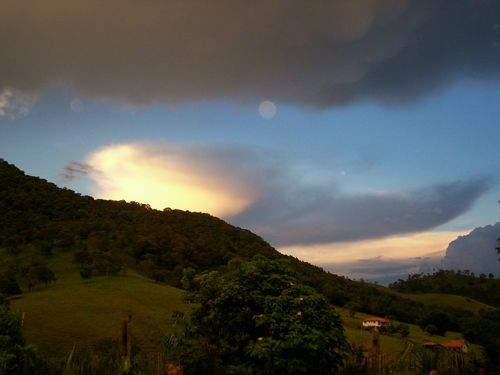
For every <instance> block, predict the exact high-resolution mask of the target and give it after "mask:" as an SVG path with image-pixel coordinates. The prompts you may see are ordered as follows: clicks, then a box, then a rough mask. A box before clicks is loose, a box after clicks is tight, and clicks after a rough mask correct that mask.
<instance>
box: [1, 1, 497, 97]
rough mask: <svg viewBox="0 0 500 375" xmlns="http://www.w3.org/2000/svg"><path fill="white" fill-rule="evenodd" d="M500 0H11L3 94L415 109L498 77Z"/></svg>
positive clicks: (4, 27)
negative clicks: (412, 105) (444, 89)
mask: <svg viewBox="0 0 500 375" xmlns="http://www.w3.org/2000/svg"><path fill="white" fill-rule="evenodd" d="M499 25H500V2H498V1H496V0H349V1H347V0H328V1H326V0H318V1H313V2H312V1H311V2H303V1H293V0H292V1H290V0H266V1H262V0H257V1H247V0H245V1H243V0H213V1H197V0H182V1H181V0H148V1H133V0H107V1H101V0H73V1H67V0H45V1H38V0H26V1H18V0H3V1H2V2H1V3H0V45H2V53H1V54H2V55H1V59H0V84H1V85H3V86H5V87H12V88H18V89H26V90H29V89H31V90H36V89H40V88H42V87H44V86H47V85H49V84H53V83H55V82H61V81H62V82H65V83H67V84H69V85H72V86H74V87H76V88H78V89H79V90H80V91H81V92H82V93H84V94H86V95H88V96H90V97H93V98H111V99H117V100H127V101H129V102H131V103H135V104H148V103H151V102H155V101H158V102H162V103H167V104H176V103H184V102H190V101H196V100H205V99H218V98H226V99H231V100H237V101H249V100H260V99H263V98H272V99H273V100H283V101H290V102H296V103H305V104H312V105H319V106H329V105H339V104H344V103H349V102H351V101H354V100H359V99H363V98H373V99H377V100H382V101H389V102H393V101H401V100H403V101H404V100H411V99H414V98H416V97H420V96H423V95H425V94H426V93H428V92H430V91H432V90H434V89H436V88H439V87H441V86H443V85H445V84H447V83H449V82H451V81H453V80H454V79H456V78H457V77H460V76H472V77H484V76H491V75H496V74H498V72H499V71H500V48H499V45H500V27H499Z"/></svg>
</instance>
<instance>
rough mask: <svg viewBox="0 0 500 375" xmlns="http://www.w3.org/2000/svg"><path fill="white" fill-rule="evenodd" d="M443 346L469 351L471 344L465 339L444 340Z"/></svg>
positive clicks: (463, 351) (464, 351)
mask: <svg viewBox="0 0 500 375" xmlns="http://www.w3.org/2000/svg"><path fill="white" fill-rule="evenodd" d="M441 346H442V347H444V348H448V349H457V350H461V351H462V353H467V352H468V351H469V345H467V343H466V342H465V341H464V340H451V341H446V342H442V343H441Z"/></svg>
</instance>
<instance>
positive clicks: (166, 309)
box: [12, 253, 492, 357]
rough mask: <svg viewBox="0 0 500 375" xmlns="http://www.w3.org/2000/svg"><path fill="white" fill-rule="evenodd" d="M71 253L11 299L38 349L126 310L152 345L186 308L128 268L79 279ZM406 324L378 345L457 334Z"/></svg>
mask: <svg viewBox="0 0 500 375" xmlns="http://www.w3.org/2000/svg"><path fill="white" fill-rule="evenodd" d="M71 258H72V254H70V253H58V254H56V255H55V256H53V257H51V258H49V265H50V267H51V269H53V270H54V271H55V273H56V276H57V281H56V282H55V283H54V284H52V285H49V286H48V287H46V288H40V289H38V290H35V291H32V292H25V294H24V296H23V297H22V298H20V299H16V300H13V301H12V310H13V311H17V312H18V313H19V314H21V313H22V312H24V313H25V319H24V331H25V335H26V337H27V339H28V341H29V342H31V343H33V344H35V345H36V346H38V347H39V348H40V350H41V351H42V352H46V353H48V354H51V355H63V356H64V355H67V354H68V353H69V352H70V351H71V348H72V347H73V345H74V344H76V346H77V348H86V347H89V346H91V345H95V344H96V343H97V342H99V341H100V340H116V339H117V338H118V336H119V333H120V327H121V323H122V321H123V320H124V319H126V318H127V317H128V315H129V314H131V315H132V322H133V334H134V337H135V339H136V342H137V343H139V344H140V345H141V346H142V347H143V348H146V349H147V348H148V347H149V348H153V347H154V344H153V342H154V340H155V338H156V337H157V336H158V334H159V332H160V331H167V332H168V331H169V330H170V329H171V316H172V312H173V311H182V312H188V311H189V309H190V306H189V305H186V304H184V303H183V299H182V295H183V292H182V290H179V289H176V288H173V287H170V286H167V285H162V284H157V283H154V282H152V281H151V280H149V279H147V278H144V277H142V276H140V275H138V274H137V273H135V272H133V271H127V273H126V274H124V275H121V276H116V277H96V278H93V279H90V280H82V278H81V277H80V276H79V274H78V272H77V269H76V268H75V266H74V265H73V263H72V262H71ZM24 289H25V290H26V288H24ZM394 293H396V292H394ZM404 296H406V297H408V298H414V299H415V300H418V301H421V302H423V303H426V304H429V305H433V304H441V305H443V304H444V305H450V306H453V307H459V308H463V309H469V310H471V311H473V312H476V313H477V312H478V311H479V309H481V308H484V309H492V307H491V306H489V305H485V304H482V303H480V302H477V301H474V300H470V299H466V298H465V297H460V296H454V295H442V294H418V295H407V294H404ZM337 311H338V312H339V313H340V315H341V316H342V318H343V320H344V326H345V333H346V336H347V337H348V339H349V341H350V342H351V343H353V344H356V345H361V346H365V347H369V346H371V333H370V332H368V331H364V330H363V329H360V328H359V326H360V323H361V320H362V319H364V318H366V317H367V315H365V314H362V313H356V315H355V316H354V317H350V316H349V313H348V311H347V310H346V309H343V308H337ZM409 327H410V335H409V336H408V338H407V339H403V338H400V337H399V336H398V335H396V336H385V335H382V336H381V347H382V350H383V351H384V352H387V353H389V354H391V355H393V356H395V357H398V356H399V355H400V354H401V353H402V352H403V351H404V349H405V348H406V342H407V341H409V342H412V343H414V344H419V343H421V342H423V341H427V340H431V341H436V342H440V341H445V340H449V339H453V338H460V337H461V335H460V334H459V333H453V332H450V333H448V335H447V337H440V336H429V335H427V334H426V333H425V332H423V331H422V330H421V329H420V327H418V326H415V325H409Z"/></svg>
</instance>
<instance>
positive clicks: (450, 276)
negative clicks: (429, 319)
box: [389, 249, 500, 308]
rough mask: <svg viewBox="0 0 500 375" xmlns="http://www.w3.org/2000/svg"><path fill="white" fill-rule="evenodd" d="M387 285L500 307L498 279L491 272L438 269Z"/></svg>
mask: <svg viewBox="0 0 500 375" xmlns="http://www.w3.org/2000/svg"><path fill="white" fill-rule="evenodd" d="M491 251H492V252H494V249H491ZM389 287H390V288H391V289H394V290H397V291H398V292H402V293H447V294H456V295H460V296H464V297H469V298H473V299H475V300H478V301H481V302H483V303H487V304H489V305H492V306H495V307H497V308H500V280H499V279H497V278H495V277H494V276H493V275H492V274H489V275H484V274H481V275H477V276H475V275H474V274H473V273H471V272H469V271H456V272H455V271H448V270H440V271H438V272H435V273H433V274H415V275H411V276H408V279H407V280H398V281H397V282H395V283H393V284H391V285H390V286H389Z"/></svg>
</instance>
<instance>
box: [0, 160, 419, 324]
mask: <svg viewBox="0 0 500 375" xmlns="http://www.w3.org/2000/svg"><path fill="white" fill-rule="evenodd" d="M0 212H2V215H0V249H1V248H4V249H7V251H8V252H10V253H13V254H16V253H23V252H31V253H33V252H34V253H37V254H41V255H46V256H50V254H51V253H52V252H54V251H60V250H63V251H71V252H73V253H74V259H75V262H77V263H78V264H80V265H81V268H82V271H81V273H82V276H84V277H87V276H92V274H97V275H99V274H108V273H114V272H117V271H119V270H120V269H121V267H122V266H127V267H132V268H135V269H138V270H139V271H141V272H142V273H144V274H146V275H147V276H149V277H150V278H152V279H155V280H158V281H164V282H167V283H169V284H171V285H173V286H181V279H182V276H183V270H184V269H185V268H192V269H193V270H194V271H195V272H196V273H199V272H201V271H204V270H213V269H217V268H219V267H221V266H223V265H225V264H227V263H228V262H229V260H231V259H233V258H240V259H243V260H249V259H251V258H252V257H253V256H255V255H263V256H265V257H267V258H269V259H278V258H283V259H285V258H286V259H289V261H290V263H291V266H292V268H293V269H294V270H295V271H296V272H297V275H298V276H297V277H298V278H299V279H300V281H301V282H303V283H305V284H307V285H310V286H312V287H314V288H315V289H316V290H318V291H319V292H321V293H322V294H324V295H325V296H327V298H328V299H329V300H330V302H332V303H335V304H337V305H344V304H346V303H348V302H350V301H355V302H356V303H357V306H359V310H361V311H365V312H367V313H373V314H378V315H384V316H392V317H398V318H399V319H401V320H404V321H410V322H414V321H416V320H417V319H418V316H419V313H420V311H421V309H422V306H423V305H422V304H420V303H418V302H413V301H410V300H407V299H403V298H400V297H398V296H395V295H393V294H390V293H387V292H384V291H382V290H380V288H377V287H375V286H372V285H368V284H364V283H360V282H356V281H352V280H349V279H346V278H344V277H340V276H336V275H333V274H330V273H327V272H325V271H324V270H323V269H321V268H320V267H316V266H313V265H311V264H309V263H306V262H302V261H299V260H298V259H295V258H292V257H288V256H285V255H283V254H280V253H279V252H278V251H276V250H275V249H274V248H272V247H271V246H270V245H269V244H268V243H266V242H265V241H264V240H263V239H261V238H260V237H258V236H256V235H255V234H253V233H251V232H250V231H248V230H244V229H240V228H236V227H234V226H232V225H229V224H227V223H225V222H224V221H222V220H220V219H218V218H215V217H213V216H210V215H208V214H203V213H193V212H186V211H181V210H169V209H168V210H164V211H158V210H154V209H151V208H150V207H149V206H148V205H145V204H141V203H136V202H131V203H127V202H125V201H108V200H100V199H93V198H92V197H88V196H81V195H79V194H77V193H75V192H73V191H71V190H68V189H61V188H58V187H57V186H56V185H54V184H52V183H49V182H47V181H45V180H43V179H40V178H36V177H31V176H27V175H25V174H24V173H23V172H22V171H20V170H19V169H18V168H16V167H15V166H13V165H11V164H9V163H7V162H5V161H0ZM0 271H1V270H0ZM27 272H28V271H27V270H25V273H27ZM9 276H10V275H9ZM56 276H57V275H56Z"/></svg>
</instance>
